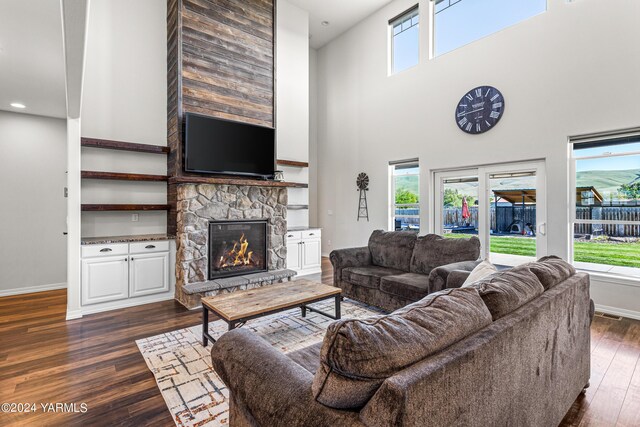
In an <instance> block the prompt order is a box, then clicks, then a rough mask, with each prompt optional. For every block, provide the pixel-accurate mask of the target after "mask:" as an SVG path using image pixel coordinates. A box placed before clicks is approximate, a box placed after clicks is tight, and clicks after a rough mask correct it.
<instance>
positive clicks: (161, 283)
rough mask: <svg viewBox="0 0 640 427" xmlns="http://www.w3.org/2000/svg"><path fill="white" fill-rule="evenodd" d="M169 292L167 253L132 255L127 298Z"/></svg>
mask: <svg viewBox="0 0 640 427" xmlns="http://www.w3.org/2000/svg"><path fill="white" fill-rule="evenodd" d="M168 290H169V252H160V253H155V254H154V253H152V254H140V255H132V256H131V261H130V262H129V296H130V297H138V296H141V295H149V294H157V293H159V292H167V291H168Z"/></svg>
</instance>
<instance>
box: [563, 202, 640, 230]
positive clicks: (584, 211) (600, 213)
mask: <svg viewBox="0 0 640 427" xmlns="http://www.w3.org/2000/svg"><path fill="white" fill-rule="evenodd" d="M576 219H591V220H605V221H640V206H610V207H609V206H607V207H602V206H590V207H582V206H580V207H577V208H576ZM574 232H575V233H576V234H593V235H596V236H598V235H604V236H614V237H640V225H625V224H576V225H575V229H574Z"/></svg>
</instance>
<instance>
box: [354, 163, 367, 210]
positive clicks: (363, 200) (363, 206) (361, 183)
mask: <svg viewBox="0 0 640 427" xmlns="http://www.w3.org/2000/svg"><path fill="white" fill-rule="evenodd" d="M356 185H357V186H358V190H360V200H359V201H358V221H360V218H366V219H367V221H369V207H368V206H367V191H368V190H369V177H368V176H367V174H366V173H364V172H361V173H360V174H358V177H357V178H356Z"/></svg>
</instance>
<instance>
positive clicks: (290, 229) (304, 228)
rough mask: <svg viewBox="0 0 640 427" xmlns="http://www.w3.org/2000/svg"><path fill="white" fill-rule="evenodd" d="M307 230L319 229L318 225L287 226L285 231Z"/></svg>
mask: <svg viewBox="0 0 640 427" xmlns="http://www.w3.org/2000/svg"><path fill="white" fill-rule="evenodd" d="M307 230H320V227H289V228H287V231H307Z"/></svg>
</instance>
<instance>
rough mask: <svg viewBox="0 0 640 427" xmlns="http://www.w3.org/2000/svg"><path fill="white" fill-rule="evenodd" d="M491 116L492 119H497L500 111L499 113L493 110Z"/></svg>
mask: <svg viewBox="0 0 640 427" xmlns="http://www.w3.org/2000/svg"><path fill="white" fill-rule="evenodd" d="M489 117H491V118H492V119H497V118H498V117H500V113H498V112H497V111H492V112H491V114H489Z"/></svg>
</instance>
